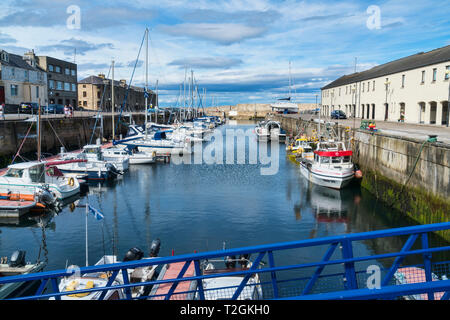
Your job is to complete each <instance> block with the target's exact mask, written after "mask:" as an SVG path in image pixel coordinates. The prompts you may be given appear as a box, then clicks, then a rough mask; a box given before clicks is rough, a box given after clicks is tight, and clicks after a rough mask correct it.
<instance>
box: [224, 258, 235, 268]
mask: <svg viewBox="0 0 450 320" xmlns="http://www.w3.org/2000/svg"><path fill="white" fill-rule="evenodd" d="M225 266H226V267H227V269H232V268H235V267H236V257H235V256H231V257H230V256H227V257H226V258H225Z"/></svg>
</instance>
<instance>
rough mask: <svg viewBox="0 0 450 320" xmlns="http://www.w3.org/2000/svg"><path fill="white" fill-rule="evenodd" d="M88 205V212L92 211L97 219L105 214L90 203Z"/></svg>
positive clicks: (100, 218)
mask: <svg viewBox="0 0 450 320" xmlns="http://www.w3.org/2000/svg"><path fill="white" fill-rule="evenodd" d="M88 206H89V212H90V213H92V214H93V215H94V217H95V219H97V220H102V219H103V218H104V217H105V216H104V215H103V213H101V212H100V211H99V210H97V209H95V208H94V207H92V206H91V205H88Z"/></svg>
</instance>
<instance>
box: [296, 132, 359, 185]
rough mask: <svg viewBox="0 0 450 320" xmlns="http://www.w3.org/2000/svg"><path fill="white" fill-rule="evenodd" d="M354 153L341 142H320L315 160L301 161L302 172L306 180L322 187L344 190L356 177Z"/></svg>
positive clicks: (315, 152) (315, 153)
mask: <svg viewBox="0 0 450 320" xmlns="http://www.w3.org/2000/svg"><path fill="white" fill-rule="evenodd" d="M352 155H353V152H352V151H351V150H347V149H346V148H345V145H344V143H343V142H341V141H337V142H335V141H332V140H330V141H326V142H319V143H318V145H317V148H316V150H315V151H314V159H313V160H312V161H311V160H308V159H304V158H302V159H301V162H300V171H301V173H302V174H303V176H304V177H306V179H308V180H309V181H311V182H312V183H315V184H317V185H320V186H324V187H328V188H333V189H342V188H344V187H346V186H347V185H348V184H349V183H350V182H351V181H352V180H353V178H354V176H355V166H354V164H353V162H352Z"/></svg>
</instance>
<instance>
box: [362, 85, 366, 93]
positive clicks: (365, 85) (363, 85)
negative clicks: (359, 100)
mask: <svg viewBox="0 0 450 320" xmlns="http://www.w3.org/2000/svg"><path fill="white" fill-rule="evenodd" d="M365 87H366V83H363V87H362V92H364V88H365Z"/></svg>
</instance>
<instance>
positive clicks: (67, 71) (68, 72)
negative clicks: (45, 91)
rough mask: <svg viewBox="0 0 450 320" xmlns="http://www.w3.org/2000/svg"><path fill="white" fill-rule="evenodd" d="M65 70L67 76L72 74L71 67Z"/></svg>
mask: <svg viewBox="0 0 450 320" xmlns="http://www.w3.org/2000/svg"><path fill="white" fill-rule="evenodd" d="M64 72H65V74H66V76H70V69H69V68H65V69H64Z"/></svg>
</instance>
